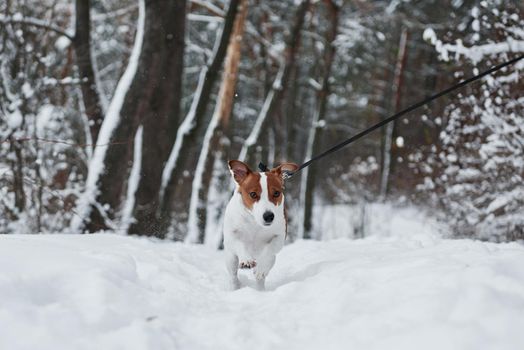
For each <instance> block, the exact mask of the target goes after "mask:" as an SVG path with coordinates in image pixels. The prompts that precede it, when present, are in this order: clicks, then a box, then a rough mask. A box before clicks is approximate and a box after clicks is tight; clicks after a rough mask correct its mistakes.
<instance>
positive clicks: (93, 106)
mask: <svg viewBox="0 0 524 350" xmlns="http://www.w3.org/2000/svg"><path fill="white" fill-rule="evenodd" d="M89 10H90V0H76V1H75V27H76V30H75V37H74V40H73V46H74V48H75V55H76V66H77V67H78V72H79V74H80V79H81V81H82V83H81V85H80V87H81V90H82V101H83V104H84V110H85V114H86V117H87V120H88V122H89V131H90V137H91V141H90V142H89V141H88V142H87V143H91V144H93V145H94V144H95V143H96V140H97V139H98V133H99V132H100V127H101V126H102V121H103V120H104V111H103V109H102V105H101V103H100V96H99V94H98V90H97V87H96V78H95V70H94V69H93V57H92V56H91V35H90V33H91V20H90V11H89Z"/></svg>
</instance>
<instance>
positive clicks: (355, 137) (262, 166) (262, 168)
mask: <svg viewBox="0 0 524 350" xmlns="http://www.w3.org/2000/svg"><path fill="white" fill-rule="evenodd" d="M523 58H524V55H521V56H518V57H516V58H513V59H511V60H509V61H507V62H504V63H501V64H499V65H497V66H494V67H492V68H490V69H488V70H486V71H484V72H482V73H480V74H477V75H475V76H473V77H471V78H468V79H466V80H463V81H461V82H460V83H458V84H455V85H453V86H451V87H449V88H447V89H445V90H442V91H440V92H438V93H436V94H434V95H431V96H430V97H428V98H426V99H425V100H422V101H420V102H417V103H415V104H413V105H411V106H409V107H408V108H406V109H403V110H401V111H400V112H397V113H395V114H393V115H392V116H390V117H388V118H386V119H384V120H382V121H380V122H378V123H376V124H375V125H373V126H371V127H369V128H367V129H365V130H363V131H361V132H359V133H358V134H356V135H353V136H351V137H350V138H349V139H347V140H345V141H343V142H341V143H339V144H337V145H335V146H333V147H331V148H330V149H328V150H326V151H324V152H322V153H320V154H318V155H316V156H314V157H313V158H311V159H310V160H308V161H307V162H305V163H304V164H302V165H301V166H299V167H298V169H297V170H295V171H294V172H287V173H285V174H284V175H283V176H284V179H289V178H291V177H293V176H294V175H295V174H296V173H298V172H299V171H300V170H302V169H304V168H306V167H308V166H309V165H311V163H313V162H314V161H317V160H319V159H320V158H324V157H325V156H327V155H329V154H331V153H333V152H336V151H338V150H339V149H341V148H343V147H345V146H347V145H349V144H350V143H352V142H355V141H356V140H358V139H360V138H362V137H364V136H366V135H367V134H369V133H370V132H372V131H375V130H377V129H378V128H381V127H383V126H384V125H386V124H388V123H390V122H392V121H394V120H397V119H398V118H400V117H402V116H403V115H405V114H407V113H409V112H411V111H413V110H415V109H417V108H419V107H422V106H424V105H427V104H428V103H430V102H431V101H433V100H436V99H437V98H439V97H441V96H444V95H447V94H449V93H450V92H452V91H454V90H457V89H459V88H461V87H463V86H465V85H468V84H470V83H472V82H474V81H476V80H479V79H480V78H483V77H485V76H486V75H489V74H491V73H493V72H496V71H498V70H500V69H502V68H504V67H507V66H510V65H512V64H515V63H516V62H518V61H520V60H521V59H523ZM258 168H259V169H260V171H267V170H268V168H267V167H266V165H265V164H264V163H262V162H260V164H258Z"/></svg>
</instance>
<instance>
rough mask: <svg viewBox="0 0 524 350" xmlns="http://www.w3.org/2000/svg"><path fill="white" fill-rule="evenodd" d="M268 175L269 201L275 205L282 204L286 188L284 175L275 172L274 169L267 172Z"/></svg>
mask: <svg viewBox="0 0 524 350" xmlns="http://www.w3.org/2000/svg"><path fill="white" fill-rule="evenodd" d="M266 176H267V195H268V197H269V201H270V202H272V203H273V204H274V205H280V204H281V203H282V198H283V197H284V196H283V193H282V191H283V190H284V182H283V181H282V175H280V174H278V173H277V172H274V171H273V170H271V171H268V172H266Z"/></svg>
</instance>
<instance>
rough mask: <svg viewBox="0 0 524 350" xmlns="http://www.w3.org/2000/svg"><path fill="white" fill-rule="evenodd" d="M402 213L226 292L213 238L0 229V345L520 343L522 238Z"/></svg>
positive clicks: (289, 249)
mask: <svg viewBox="0 0 524 350" xmlns="http://www.w3.org/2000/svg"><path fill="white" fill-rule="evenodd" d="M398 217H400V219H398V218H397V219H396V220H397V221H391V225H393V226H394V227H395V228H396V229H395V230H396V231H398V232H399V233H402V234H398V235H382V236H380V235H375V236H371V237H368V238H365V239H360V240H348V239H334V240H330V241H324V242H315V241H298V242H295V243H293V244H290V245H288V246H286V247H285V248H284V250H283V251H282V252H281V253H280V255H279V256H278V259H277V263H276V265H275V268H274V269H273V271H272V272H271V274H270V275H269V277H268V280H267V287H268V290H267V291H266V292H259V291H256V290H255V289H253V288H251V287H250V286H251V285H252V283H251V281H250V280H249V278H248V276H247V275H244V276H243V278H242V281H243V283H244V285H246V284H247V287H244V288H242V289H240V290H238V291H235V292H228V291H226V290H225V289H224V282H225V271H224V268H223V264H222V252H219V251H215V250H213V249H211V248H210V247H206V246H196V245H184V244H179V243H169V242H161V241H152V240H148V239H144V238H134V237H124V236H118V235H112V234H100V235H31V236H29V235H8V236H0V349H5V350H11V349H31V350H34V349H39V350H40V349H52V350H57V349H68V350H70V349H126V350H127V349H155V350H162V349H190V350H193V349H197V350H198V349H213V350H215V349H228V350H234V349H242V350H247V349H264V350H265V349H403V350H405V349H438V350H441V349H447V350H448V349H461V350H465V349H472V350H479V349H497V350H498V349H515V350H516V349H524V332H523V329H524V316H523V315H524V247H523V246H522V245H519V244H517V243H511V244H494V243H483V242H478V241H469V240H447V239H442V238H439V237H438V236H436V235H433V234H431V233H430V232H428V231H430V230H427V227H424V225H420V226H418V227H417V226H410V225H406V223H407V222H408V221H409V220H408V218H409V217H405V218H404V219H402V215H400V216H398ZM399 220H400V221H399ZM395 222H396V223H395ZM409 227H411V231H410V229H409ZM399 228H402V230H400V229H399ZM386 229H387V228H386ZM247 273H248V272H247Z"/></svg>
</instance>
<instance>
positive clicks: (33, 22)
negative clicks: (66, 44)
mask: <svg viewBox="0 0 524 350" xmlns="http://www.w3.org/2000/svg"><path fill="white" fill-rule="evenodd" d="M0 23H2V24H17V23H18V24H25V25H29V26H33V27H38V28H44V29H47V30H50V31H53V32H55V33H58V34H60V35H63V36H65V37H66V38H68V39H69V40H71V41H73V39H74V35H73V34H71V33H68V32H67V31H65V30H63V29H62V28H59V27H57V26H55V25H53V24H49V23H47V22H45V21H43V20H41V19H38V18H33V17H14V16H4V15H0Z"/></svg>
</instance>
